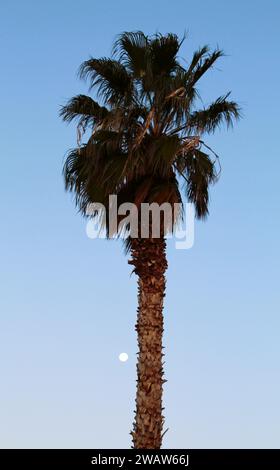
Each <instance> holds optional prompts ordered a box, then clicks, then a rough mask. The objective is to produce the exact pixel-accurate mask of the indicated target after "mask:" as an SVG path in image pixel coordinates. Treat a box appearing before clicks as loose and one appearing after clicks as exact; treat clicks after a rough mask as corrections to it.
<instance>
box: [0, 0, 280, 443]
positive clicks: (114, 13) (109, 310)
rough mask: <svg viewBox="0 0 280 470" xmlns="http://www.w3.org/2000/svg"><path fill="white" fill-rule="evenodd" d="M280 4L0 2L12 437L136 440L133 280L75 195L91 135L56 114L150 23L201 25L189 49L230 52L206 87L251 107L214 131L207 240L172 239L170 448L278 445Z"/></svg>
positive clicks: (201, 234) (6, 414)
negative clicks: (188, 245)
mask: <svg viewBox="0 0 280 470" xmlns="http://www.w3.org/2000/svg"><path fill="white" fill-rule="evenodd" d="M279 14H280V3H279V2H278V1H277V0H275V1H273V0H266V1H259V0H255V1H252V0H251V1H247V2H244V1H241V0H236V1H235V2H225V1H222V0H220V1H219V0H213V1H211V2H210V1H206V0H204V1H199V2H193V1H192V2H191V1H187V0H185V1H182V0H180V1H179V0H173V1H172V2H170V1H167V0H153V1H152V2H151V1H148V0H142V1H141V2H132V1H128V0H119V1H103V2H102V1H96V0H79V1H78V2H77V1H72V0H67V1H66V0H60V1H54V0H49V1H48V2H47V1H40V2H36V1H35V0H33V1H30V0H29V1H28V0H25V1H19V0H18V1H13V0H10V1H9V2H1V10H0V22H1V24H0V30H1V33H0V44H1V87H0V90H1V101H0V105H1V127H0V135H1V185H0V191H1V199H0V201H1V216H2V217H1V218H2V224H1V245H0V250H1V274H0V276H1V279H0V286H1V295H0V309H1V315H0V380H1V385H0V403H1V405H0V446H1V447H9V448H15V447H20V448H25V447H29V448H35V447H41V448H61V447H64V448H128V447H130V445H131V441H130V436H129V431H130V429H131V427H132V420H133V409H134V395H135V378H136V370H135V361H136V351H137V348H136V335H135V331H134V323H135V319H136V278H135V276H134V275H132V276H130V273H131V267H129V266H128V264H127V259H126V257H125V255H124V254H123V248H122V245H121V242H116V241H111V242H108V241H105V240H90V239H89V238H87V236H86V233H85V221H84V220H82V219H81V217H80V216H79V215H78V214H77V213H76V210H75V208H74V205H73V203H72V201H71V197H70V196H69V195H67V194H65V192H64V187H63V180H62V177H61V169H62V164H63V159H64V155H65V152H66V151H67V149H69V148H70V147H71V146H73V145H74V144H75V139H76V133H75V126H74V125H70V126H68V127H67V126H66V125H65V124H64V123H62V122H61V121H60V119H59V117H58V110H59V106H60V105H61V104H64V103H65V101H66V100H67V98H69V97H71V96H72V95H75V94H77V93H86V92H87V88H86V85H85V84H84V83H82V82H79V81H78V79H77V75H76V73H77V69H78V66H79V65H80V63H81V62H82V61H84V60H86V59H88V58H89V56H90V55H93V56H95V57H100V56H106V55H109V54H110V51H111V45H112V41H113V39H114V38H115V36H116V35H117V34H118V33H120V32H121V31H124V30H137V29H142V30H144V32H146V33H148V34H151V33H154V32H156V31H160V32H162V33H166V32H174V33H177V34H179V35H183V33H184V31H187V36H188V37H187V40H186V41H185V43H184V45H183V47H182V51H181V57H182V58H183V59H185V60H189V58H190V55H191V53H192V52H193V50H194V49H195V48H197V47H199V46H201V45H204V44H209V45H210V46H212V47H215V46H216V45H219V47H221V48H222V49H224V51H225V52H226V54H227V56H226V57H225V58H223V59H222V60H220V63H219V65H218V66H217V68H215V69H214V70H212V71H211V72H210V73H209V74H208V76H206V77H205V78H203V79H202V80H201V84H200V92H201V95H202V97H203V101H204V103H205V104H207V103H208V102H209V101H210V100H212V99H214V98H216V97H217V96H219V95H221V94H223V93H224V92H227V91H228V90H232V92H233V93H232V97H233V98H234V99H236V100H237V101H238V102H239V103H240V105H241V106H242V109H243V116H244V117H243V119H242V120H241V121H240V122H239V124H238V125H237V126H236V127H235V129H234V131H229V132H227V131H226V130H222V131H221V132H218V133H217V134H216V135H215V136H211V137H210V138H209V139H208V142H209V143H210V144H211V146H213V147H214V148H215V150H216V151H217V153H218V154H219V155H220V156H221V161H222V168H223V172H222V177H221V179H220V181H219V184H218V185H217V186H216V187H215V188H213V189H212V191H211V206H210V212H211V213H210V217H209V219H208V220H207V222H206V223H205V222H196V225H195V244H194V247H193V248H192V249H191V250H185V251H184V250H175V248H174V243H173V241H172V240H170V241H169V247H168V256H169V271H168V275H167V282H168V287H167V297H166V306H165V337H164V343H165V346H166V351H165V352H166V357H165V360H166V378H167V379H168V382H167V384H166V385H165V398H164V401H165V407H166V410H165V415H166V426H165V427H168V428H169V431H168V432H167V434H166V436H165V439H164V447H166V448H213V447H215V448H222V447H229V448H234V447H238V448H239V447H240V448H242V447H252V448H257V447H263V448H265V447H278V448H279V442H280V424H279V423H280V398H279V397H280V366H279V364H280V343H279V336H280V315H279V313H280V309H279V228H280V226H279V225H280V224H279V202H280V201H279V172H280V163H279V150H278V147H279V142H278V139H279V116H278V114H279V79H280V67H279V32H278V29H279V16H280V15H279ZM123 351H125V352H127V353H128V354H129V360H128V362H126V363H120V362H119V360H118V355H119V353H120V352H123Z"/></svg>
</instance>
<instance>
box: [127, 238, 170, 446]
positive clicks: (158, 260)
mask: <svg viewBox="0 0 280 470" xmlns="http://www.w3.org/2000/svg"><path fill="white" fill-rule="evenodd" d="M131 255H132V260H131V261H129V263H130V264H133V265H134V267H135V269H134V271H135V273H136V274H137V275H138V316H137V323H136V326H135V329H136V331H137V334H138V347H139V352H138V363H137V393H136V412H135V421H134V424H133V431H132V432H131V434H132V438H133V447H134V448H135V449H159V448H160V447H161V443H162V430H163V423H164V418H163V415H162V411H163V407H162V392H163V384H164V382H166V380H164V379H163V363H162V357H163V356H164V354H163V352H162V335H163V299H164V296H165V271H166V268H167V261H166V242H165V239H164V238H137V239H132V242H131Z"/></svg>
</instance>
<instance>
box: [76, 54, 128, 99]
mask: <svg viewBox="0 0 280 470" xmlns="http://www.w3.org/2000/svg"><path fill="white" fill-rule="evenodd" d="M80 77H81V78H83V79H87V78H89V80H90V89H92V88H96V89H97V94H98V96H100V97H101V98H102V99H103V101H104V102H105V103H108V104H110V105H119V104H120V103H122V102H125V101H129V100H131V99H132V96H133V81H132V79H131V76H130V74H129V73H128V72H127V70H126V68H125V67H124V65H122V64H121V63H120V62H119V61H116V60H113V59H107V58H101V59H93V58H91V59H89V60H87V61H85V62H84V63H83V64H82V65H81V67H80Z"/></svg>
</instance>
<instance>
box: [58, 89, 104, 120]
mask: <svg viewBox="0 0 280 470" xmlns="http://www.w3.org/2000/svg"><path fill="white" fill-rule="evenodd" d="M107 114H108V110H107V108H105V107H104V106H100V105H99V104H98V103H97V102H96V101H94V100H93V99H92V98H91V97H90V96H86V95H77V96H74V97H73V98H71V99H70V100H69V101H68V103H67V104H66V105H65V106H62V107H61V109H60V112H59V115H60V116H61V117H62V119H63V121H66V122H71V121H73V120H77V121H78V125H82V124H84V125H87V124H88V123H91V124H95V123H98V122H100V121H101V120H102V119H104V118H105V117H106V116H107Z"/></svg>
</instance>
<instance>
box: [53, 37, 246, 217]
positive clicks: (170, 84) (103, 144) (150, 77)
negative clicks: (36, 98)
mask: <svg viewBox="0 0 280 470" xmlns="http://www.w3.org/2000/svg"><path fill="white" fill-rule="evenodd" d="M181 44H182V41H180V40H179V39H178V37H177V36H176V35H174V34H167V35H161V34H156V35H154V36H151V37H148V36H146V35H145V34H144V33H143V32H141V31H139V32H125V33H123V34H121V35H120V36H119V37H118V38H117V40H116V41H115V44H114V47H113V53H112V57H113V58H101V59H94V58H90V59H89V60H87V61H86V62H84V63H83V64H82V65H81V68H80V77H81V78H84V79H89V80H90V90H93V89H94V90H95V92H96V96H97V99H98V100H99V102H97V101H95V100H93V99H92V98H91V97H89V96H86V95H78V96H75V97H74V98H72V99H71V100H70V101H69V102H68V103H67V104H66V105H65V106H63V107H62V108H61V116H62V117H63V119H64V120H65V121H68V122H70V121H72V120H77V123H78V137H79V138H78V140H79V142H78V145H77V148H74V149H72V150H71V151H70V152H69V154H68V156H67V159H66V162H65V165H64V177H65V183H66V188H67V189H68V190H70V191H73V192H74V193H75V196H76V203H77V205H78V207H79V208H80V210H81V211H82V213H84V214H85V213H86V210H87V205H88V204H89V203H91V202H100V203H102V204H104V206H105V207H108V200H109V195H110V194H116V195H117V196H118V203H119V204H121V203H122V202H133V203H135V204H136V205H137V206H139V205H140V204H141V203H142V202H148V203H151V202H157V203H159V204H161V203H163V202H169V203H170V204H172V205H173V204H174V203H180V202H181V201H182V192H181V188H184V190H185V191H186V196H187V199H188V200H189V201H190V202H192V203H194V206H195V210H196V215H197V217H198V218H203V217H205V216H206V215H207V213H208V202H209V194H208V192H209V185H210V184H211V183H214V182H215V181H216V179H217V168H216V164H215V163H216V161H217V158H212V155H213V154H214V153H213V152H212V154H211V149H210V148H209V147H208V146H207V145H206V144H205V143H204V142H203V140H202V138H203V135H204V134H205V133H211V132H214V131H215V129H216V128H217V127H218V126H219V125H220V124H221V123H223V122H224V123H225V124H226V125H227V126H230V125H231V124H232V123H233V120H234V119H237V118H238V117H239V108H238V106H237V104H236V103H235V102H234V101H229V100H228V96H229V94H226V95H224V96H221V97H219V98H218V99H217V100H216V101H214V102H213V103H212V104H211V105H210V106H208V107H205V108H203V109H196V108H195V104H196V98H197V91H196V86H197V82H198V81H199V79H200V78H201V77H202V75H204V73H205V72H207V70H209V69H210V68H211V67H212V66H213V65H214V64H215V63H216V61H217V60H218V59H219V58H220V57H221V56H222V55H223V53H222V51H220V50H219V49H216V50H214V51H212V52H211V51H210V50H209V48H208V47H207V46H204V47H202V48H200V49H199V50H198V51H196V52H195V53H194V54H193V57H192V59H191V61H190V63H189V65H188V66H187V67H183V66H182V64H180V63H179V59H178V52H179V49H180V46H181ZM86 129H90V136H89V139H88V141H87V143H84V144H81V143H80V141H81V136H82V134H83V133H84V132H85V131H86ZM214 155H215V154H214ZM181 182H182V183H183V184H182V185H181Z"/></svg>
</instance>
